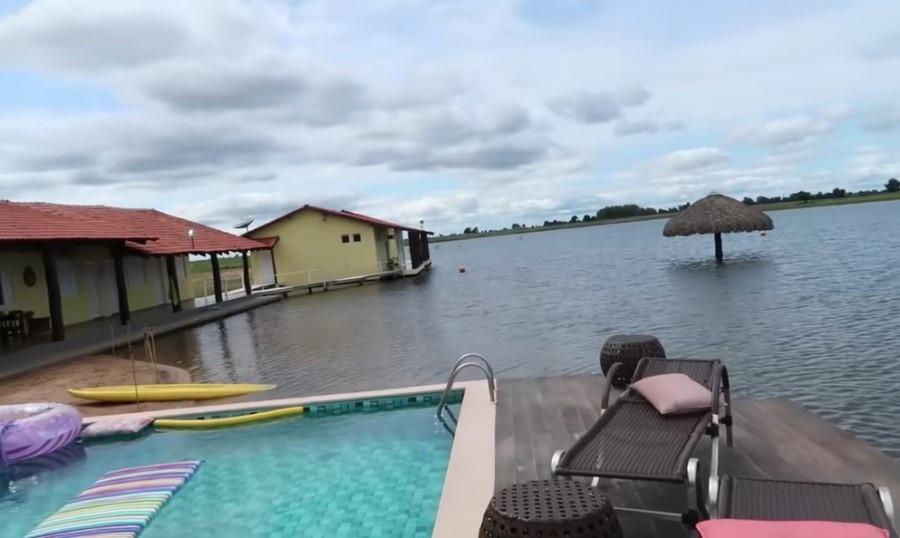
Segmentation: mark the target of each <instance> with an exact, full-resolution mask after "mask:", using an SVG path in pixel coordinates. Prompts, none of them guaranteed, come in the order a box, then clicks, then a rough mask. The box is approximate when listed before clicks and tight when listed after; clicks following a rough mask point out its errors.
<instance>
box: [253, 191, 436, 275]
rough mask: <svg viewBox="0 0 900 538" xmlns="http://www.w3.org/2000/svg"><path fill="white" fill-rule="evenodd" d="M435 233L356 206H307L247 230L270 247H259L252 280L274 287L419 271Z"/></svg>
mask: <svg viewBox="0 0 900 538" xmlns="http://www.w3.org/2000/svg"><path fill="white" fill-rule="evenodd" d="M403 232H406V233H407V236H408V245H409V246H408V249H407V247H406V245H405V241H404V237H403ZM430 233H431V232H427V231H425V230H422V229H419V228H412V227H409V226H404V225H402V224H397V223H393V222H388V221H386V220H382V219H377V218H374V217H369V216H366V215H361V214H359V213H354V212H351V211H346V210H342V211H337V210H333V209H326V208H322V207H316V206H311V205H305V206H303V207H301V208H299V209H296V210H294V211H291V212H290V213H287V214H285V215H282V216H280V217H278V218H276V219H274V220H272V221H270V222H267V223H266V224H263V225H262V226H259V227H258V228H255V229H253V230H251V231H249V232H247V233H246V234H244V235H245V237H249V238H252V239H255V240H257V241H259V242H261V243H263V244H266V245H267V246H269V247H271V251H268V252H266V251H257V252H254V253H253V254H252V261H251V266H252V268H253V282H254V283H255V284H256V285H257V286H261V287H269V286H273V285H276V284H280V285H287V286H303V285H308V284H318V283H327V282H334V281H339V280H341V279H352V278H360V277H364V276H378V275H383V276H395V275H396V276H402V275H404V274H410V273H415V274H418V273H419V272H421V271H422V270H424V269H426V268H427V267H428V266H430V264H431V260H430V255H429V252H428V234H430Z"/></svg>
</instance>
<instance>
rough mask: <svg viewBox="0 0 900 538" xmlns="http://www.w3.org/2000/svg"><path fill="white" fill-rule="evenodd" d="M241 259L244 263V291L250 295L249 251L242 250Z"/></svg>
mask: <svg viewBox="0 0 900 538" xmlns="http://www.w3.org/2000/svg"><path fill="white" fill-rule="evenodd" d="M241 261H242V262H243V263H244V293H245V294H246V295H247V297H250V293H251V291H250V262H249V261H247V251H246V250H245V251H244V252H241Z"/></svg>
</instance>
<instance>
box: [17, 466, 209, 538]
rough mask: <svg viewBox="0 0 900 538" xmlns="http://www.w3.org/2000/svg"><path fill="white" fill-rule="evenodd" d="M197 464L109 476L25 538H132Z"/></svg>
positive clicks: (131, 470) (145, 468)
mask: <svg viewBox="0 0 900 538" xmlns="http://www.w3.org/2000/svg"><path fill="white" fill-rule="evenodd" d="M201 463H202V462H201V461H200V460H188V461H179V462H175V463H159V464H156V465H143V466H141V467H129V468H127V469H119V470H117V471H110V472H108V473H106V474H105V475H103V476H102V477H100V480H97V481H96V482H94V484H93V485H92V486H91V487H89V488H88V489H86V490H84V491H83V492H82V493H81V495H79V496H78V497H75V499H73V500H72V501H71V502H70V503H68V504H67V505H65V506H63V507H62V508H60V509H59V511H58V512H56V513H55V514H53V515H52V516H50V517H48V518H47V519H45V520H44V521H43V522H41V524H40V525H38V526H37V528H35V529H34V530H33V531H31V532H30V533H28V535H27V536H26V538H82V537H93V538H100V537H103V538H133V537H135V536H137V535H138V534H140V533H141V531H143V530H144V528H145V527H147V525H149V524H150V520H152V519H153V517H154V516H156V514H157V513H158V512H159V510H160V509H161V508H162V507H163V505H164V504H165V503H166V502H167V501H168V500H169V499H170V498H172V495H174V494H175V492H176V491H178V489H179V488H180V487H181V486H182V485H184V483H185V482H187V481H188V479H189V478H190V477H191V476H192V475H193V474H194V472H195V471H196V470H197V468H198V467H199V466H200V464H201Z"/></svg>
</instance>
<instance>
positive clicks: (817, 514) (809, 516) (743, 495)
mask: <svg viewBox="0 0 900 538" xmlns="http://www.w3.org/2000/svg"><path fill="white" fill-rule="evenodd" d="M716 489H717V490H718V499H717V501H718V502H716V503H715V504H714V505H713V506H714V509H713V510H712V511H711V512H712V513H711V514H710V515H711V516H712V517H713V518H731V519H752V520H769V521H772V520H774V521H802V520H813V521H839V522H847V523H868V524H870V525H874V526H876V527H881V528H882V529H886V530H887V531H888V533H889V534H890V536H891V537H892V538H897V530H896V528H895V524H894V508H893V504H892V502H891V494H890V492H889V491H888V489H887V488H885V487H876V486H874V485H872V484H829V483H824V482H793V481H786V480H768V479H759V478H739V477H735V476H731V475H727V474H725V475H722V477H721V479H720V480H719V487H718V488H716Z"/></svg>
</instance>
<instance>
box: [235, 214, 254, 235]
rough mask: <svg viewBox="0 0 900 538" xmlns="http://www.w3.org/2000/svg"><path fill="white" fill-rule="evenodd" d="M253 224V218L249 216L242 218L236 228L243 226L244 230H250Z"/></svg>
mask: <svg viewBox="0 0 900 538" xmlns="http://www.w3.org/2000/svg"><path fill="white" fill-rule="evenodd" d="M251 224H253V218H252V217H248V218H246V219H241V221H240V222H238V223H237V224H235V225H234V228H235V229H236V230H240V229H241V228H243V230H244V232H249V231H250V225H251Z"/></svg>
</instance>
